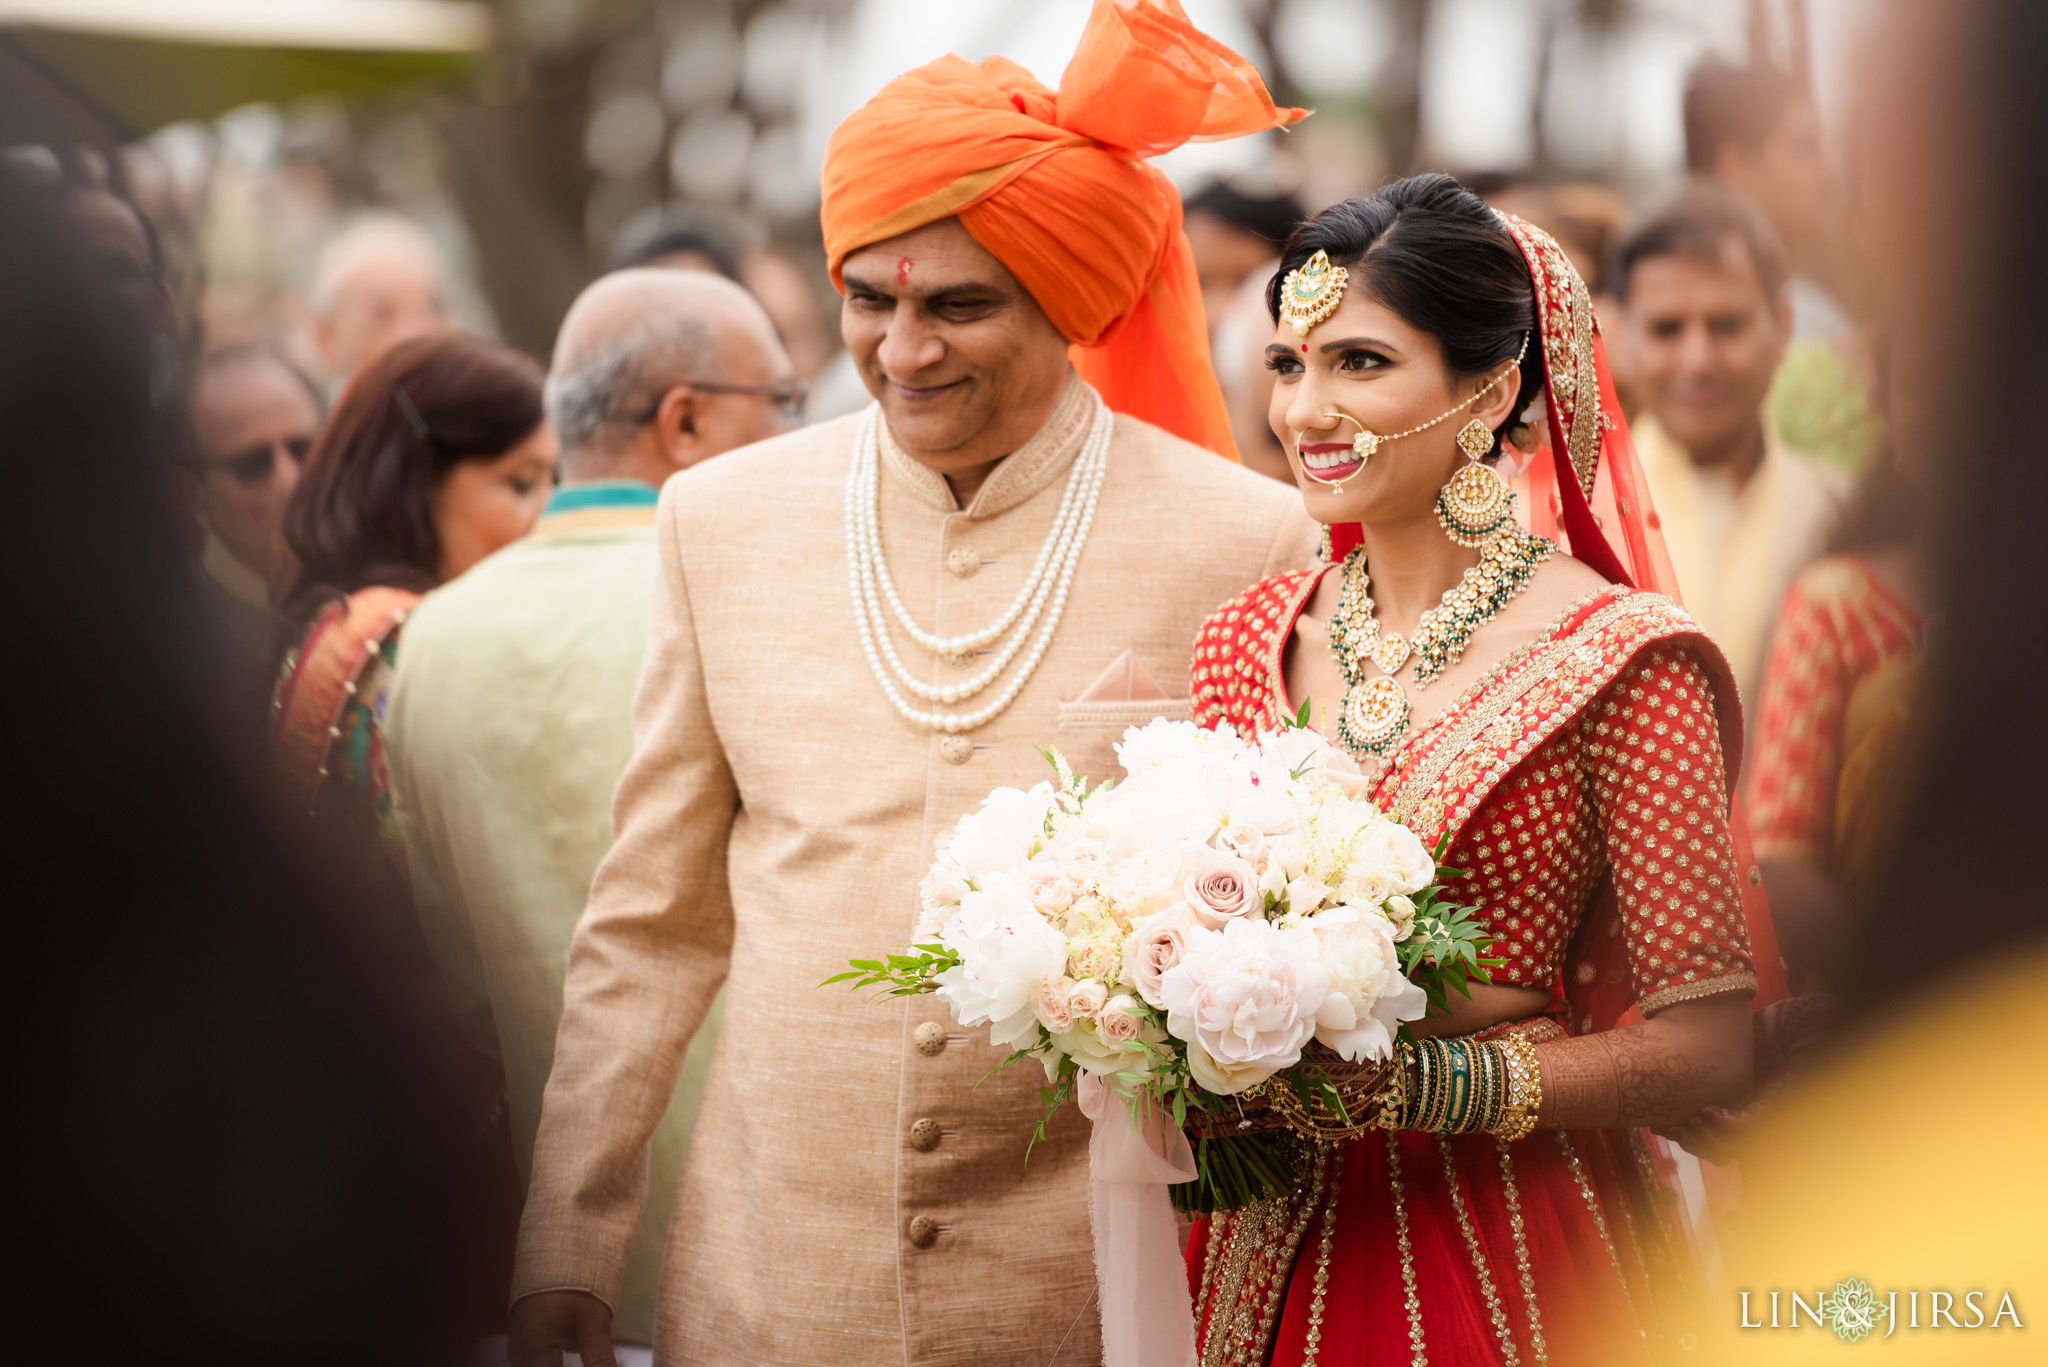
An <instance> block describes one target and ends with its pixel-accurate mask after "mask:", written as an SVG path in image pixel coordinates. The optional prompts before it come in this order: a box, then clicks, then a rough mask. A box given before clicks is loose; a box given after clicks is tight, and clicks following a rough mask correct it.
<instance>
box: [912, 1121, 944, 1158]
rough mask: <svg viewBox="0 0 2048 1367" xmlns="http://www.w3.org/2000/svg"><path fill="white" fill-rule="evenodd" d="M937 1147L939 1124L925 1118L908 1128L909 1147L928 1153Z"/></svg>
mask: <svg viewBox="0 0 2048 1367" xmlns="http://www.w3.org/2000/svg"><path fill="white" fill-rule="evenodd" d="M938 1146H939V1122H938V1121H936V1120H933V1119H931V1118H930V1117H929V1116H927V1117H926V1118H925V1119H923V1120H920V1121H918V1122H917V1123H915V1124H914V1125H912V1126H911V1127H910V1147H911V1148H913V1149H916V1150H917V1151H918V1152H919V1153H930V1152H931V1151H932V1150H933V1149H936V1148H937V1147H938Z"/></svg>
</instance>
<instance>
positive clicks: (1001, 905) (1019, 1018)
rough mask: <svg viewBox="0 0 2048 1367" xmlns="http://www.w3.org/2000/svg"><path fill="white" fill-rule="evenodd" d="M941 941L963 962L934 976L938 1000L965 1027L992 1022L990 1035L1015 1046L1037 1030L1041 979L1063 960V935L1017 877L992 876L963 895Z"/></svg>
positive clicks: (1063, 963) (992, 1039)
mask: <svg viewBox="0 0 2048 1367" xmlns="http://www.w3.org/2000/svg"><path fill="white" fill-rule="evenodd" d="M941 938H942V940H943V942H944V944H945V945H946V947H947V948H949V949H951V950H953V951H954V952H955V953H957V954H958V955H959V956H960V962H959V963H958V964H957V965H955V966H954V967H952V968H949V969H947V970H946V971H945V972H944V973H941V974H940V975H939V977H938V997H939V1000H940V1001H942V1002H944V1003H945V1004H946V1005H947V1007H948V1008H950V1009H951V1010H952V1012H953V1019H955V1020H957V1021H959V1022H960V1023H961V1024H962V1025H979V1024H981V1023H982V1022H983V1021H987V1022H988V1023H989V1040H990V1042H992V1043H994V1044H997V1045H1011V1046H1015V1045H1017V1044H1019V1043H1021V1042H1024V1041H1027V1040H1029V1039H1031V1038H1032V1037H1033V1036H1034V1035H1035V1033H1036V1031H1037V1021H1036V1019H1035V1018H1034V1016H1033V1015H1032V1010H1031V1008H1032V1004H1033V1000H1034V994H1035V993H1036V992H1037V990H1038V986H1039V984H1041V983H1043V982H1045V981H1046V980H1047V979H1048V978H1057V977H1059V976H1060V972H1061V970H1062V969H1064V968H1065V967H1066V963H1067V938H1066V936H1064V935H1062V934H1060V933H1059V931H1057V930H1055V929H1053V927H1052V925H1051V924H1050V923H1049V922H1047V920H1046V919H1045V918H1044V917H1043V916H1041V915H1039V914H1038V909H1037V908H1036V907H1033V906H1032V905H1031V899H1030V898H1028V897H1026V896H1025V895H1024V890H1023V888H1022V887H1020V886H1018V884H1017V882H1016V880H1015V879H1014V878H1009V877H1003V876H995V877H991V878H989V879H988V880H986V886H984V887H982V888H980V889H978V890H976V891H974V892H970V893H968V894H967V896H965V897H963V898H962V899H961V900H960V910H958V911H957V912H955V913H954V914H953V916H952V919H951V920H949V921H948V922H947V923H946V927H945V929H944V931H943V932H942V933H941Z"/></svg>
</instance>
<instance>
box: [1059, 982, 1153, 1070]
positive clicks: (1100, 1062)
mask: <svg viewBox="0 0 2048 1367" xmlns="http://www.w3.org/2000/svg"><path fill="white" fill-rule="evenodd" d="M1126 1000H1128V999H1126ZM1115 1015H1116V1016H1117V1017H1118V1018H1119V1021H1120V1023H1119V1024H1118V1025H1117V1027H1116V1028H1117V1031H1118V1033H1119V1035H1121V1034H1124V1033H1126V1032H1128V1034H1129V1038H1116V1037H1112V1036H1111V1035H1110V1033H1109V1031H1108V1030H1107V1029H1105V1028H1104V1026H1103V1023H1102V1022H1101V1021H1099V1020H1090V1019H1088V1018H1086V1017H1076V1018H1075V1020H1074V1024H1073V1028H1072V1029H1070V1030H1066V1031H1063V1032H1061V1033H1059V1034H1056V1035H1054V1036H1053V1038H1052V1042H1053V1047H1054V1048H1056V1049H1058V1050H1059V1051H1060V1052H1061V1053H1063V1054H1066V1055H1067V1056H1069V1057H1070V1058H1072V1059H1073V1060H1074V1063H1075V1064H1076V1066H1078V1067H1080V1068H1083V1069H1086V1070H1087V1071H1088V1072H1091V1073H1097V1074H1103V1075H1107V1074H1111V1073H1146V1072H1149V1071H1151V1062H1152V1061H1151V1058H1150V1057H1149V1056H1148V1055H1147V1054H1146V1053H1145V1051H1144V1050H1143V1049H1142V1048H1140V1047H1139V1046H1138V1041H1139V1040H1141V1039H1145V1038H1146V1037H1147V1036H1148V1035H1149V1036H1152V1037H1153V1038H1152V1039H1151V1042H1152V1043H1154V1044H1157V1043H1160V1042H1162V1041H1163V1040H1164V1038H1165V1036H1164V1034H1163V1033H1162V1032H1161V1031H1160V1030H1159V1028H1158V1027H1157V1026H1156V1025H1150V1024H1148V1023H1147V1022H1146V1021H1145V1020H1144V1019H1143V1018H1141V1017H1138V1016H1133V1015H1131V1014H1129V1013H1128V1012H1124V1011H1118V1012H1116V1013H1115ZM1125 1021H1128V1022H1131V1023H1132V1024H1134V1025H1135V1026H1136V1027H1137V1028H1136V1029H1135V1030H1134V1031H1133V1030H1129V1028H1128V1027H1127V1026H1126V1025H1124V1024H1122V1023H1121V1022H1125Z"/></svg>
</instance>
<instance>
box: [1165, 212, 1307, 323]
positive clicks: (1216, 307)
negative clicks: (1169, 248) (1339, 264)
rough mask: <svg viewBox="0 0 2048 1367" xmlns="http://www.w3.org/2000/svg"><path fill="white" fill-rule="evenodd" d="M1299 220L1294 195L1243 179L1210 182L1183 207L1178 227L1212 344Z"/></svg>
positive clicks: (1277, 256)
mask: <svg viewBox="0 0 2048 1367" xmlns="http://www.w3.org/2000/svg"><path fill="white" fill-rule="evenodd" d="M1303 217H1305V215H1304V214H1303V213H1302V208H1301V201H1300V200H1298V199H1296V198H1295V197H1294V196H1293V195H1291V194H1289V193H1287V192H1285V191H1283V190H1281V189H1280V188H1279V187H1278V186H1276V185H1271V184H1257V183H1249V182H1248V181H1247V180H1246V179H1245V178H1235V179H1225V180H1215V181H1211V182H1210V184H1209V185H1208V187H1207V188H1206V189H1204V190H1202V191H1201V192H1200V193H1199V194H1197V195H1195V196H1194V198H1192V199H1190V200H1188V201H1187V205H1186V207H1185V208H1184V209H1183V210H1182V212H1181V227H1182V229H1183V231H1185V232H1186V233H1187V235H1188V246H1189V247H1190V248H1192V249H1193V251H1194V253H1195V274H1196V275H1197V276H1198V277H1200V279H1201V282H1202V308H1203V311H1204V312H1205V313H1206V314H1207V315H1208V319H1209V334H1210V336H1211V337H1212V338H1213V337H1214V336H1215V335H1216V328H1217V325H1218V323H1219V322H1220V320H1221V319H1222V318H1223V317H1224V316H1225V314H1226V313H1227V312H1228V311H1229V309H1230V303H1231V300H1232V299H1233V298H1235V297H1236V295H1237V292H1238V288H1239V287H1240V286H1242V285H1243V284H1244V282H1245V281H1246V280H1247V279H1248V278H1250V277H1251V276H1254V275H1259V276H1261V277H1263V276H1265V275H1270V274H1271V273H1272V267H1273V264H1274V263H1275V262H1277V261H1278V260H1279V259H1280V248H1281V245H1282V244H1283V243H1285V242H1286V241H1287V234H1289V233H1291V232H1293V231H1294V225H1295V224H1297V223H1299V222H1301V220H1302V219H1303Z"/></svg>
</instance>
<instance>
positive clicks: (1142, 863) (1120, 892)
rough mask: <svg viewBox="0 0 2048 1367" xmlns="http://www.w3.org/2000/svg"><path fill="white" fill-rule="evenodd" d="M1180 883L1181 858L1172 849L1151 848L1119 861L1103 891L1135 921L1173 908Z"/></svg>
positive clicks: (1113, 867) (1105, 882) (1110, 873)
mask: <svg viewBox="0 0 2048 1367" xmlns="http://www.w3.org/2000/svg"><path fill="white" fill-rule="evenodd" d="M1180 881H1181V860H1180V856H1179V855H1177V854H1175V853H1174V852H1173V851H1172V850H1165V849H1151V850H1146V851H1145V852H1144V853H1142V854H1137V855H1133V856H1132V857H1131V858H1129V859H1120V860H1118V861H1117V862H1116V863H1115V864H1114V865H1113V866H1112V867H1111V868H1110V871H1109V877H1108V878H1107V879H1106V880H1105V881H1104V884H1103V890H1104V891H1105V892H1106V893H1108V894H1109V899H1110V900H1111V901H1112V902H1114V903H1116V904H1117V906H1118V907H1120V908H1121V909H1122V910H1123V912H1124V914H1125V915H1126V916H1129V917H1131V918H1132V919H1133V920H1135V919H1137V918H1138V917H1140V916H1150V915H1152V914H1153V913H1155V912H1160V911H1164V910H1165V909H1166V908H1168V907H1170V906H1172V905H1173V903H1174V901H1175V900H1176V896H1177V892H1176V890H1177V888H1178V886H1179V884H1180Z"/></svg>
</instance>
